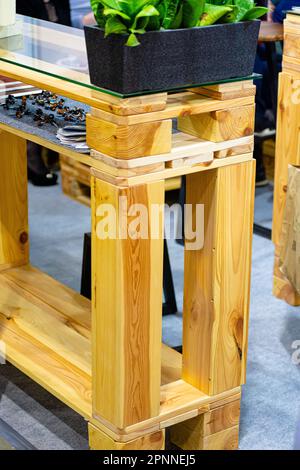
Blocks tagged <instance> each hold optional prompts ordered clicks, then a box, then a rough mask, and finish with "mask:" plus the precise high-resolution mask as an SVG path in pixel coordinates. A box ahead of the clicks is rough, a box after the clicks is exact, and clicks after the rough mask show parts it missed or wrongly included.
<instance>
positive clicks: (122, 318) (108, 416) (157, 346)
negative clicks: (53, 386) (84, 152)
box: [92, 176, 164, 449]
mask: <svg viewBox="0 0 300 470" xmlns="http://www.w3.org/2000/svg"><path fill="white" fill-rule="evenodd" d="M153 205H155V206H159V205H160V206H162V208H163V205H164V181H158V182H155V183H151V184H145V185H139V186H134V187H132V188H119V187H117V186H114V185H112V184H110V183H107V182H105V181H102V180H100V179H98V178H97V177H96V176H93V177H92V226H93V239H92V264H93V267H92V271H93V275H92V278H93V279H92V292H93V293H92V297H93V299H92V338H93V340H92V342H93V351H92V355H93V365H92V369H93V374H92V375H93V400H92V401H93V419H94V420H95V422H97V421H99V423H100V422H102V423H106V424H107V426H108V427H110V428H111V429H113V430H114V431H115V432H116V433H118V431H119V430H123V429H124V428H126V427H127V426H130V425H133V424H136V423H138V422H141V421H144V420H146V419H148V418H151V417H154V416H157V415H158V413H159V405H160V379H161V365H160V364H161V334H162V333H161V323H162V276H163V211H162V210H161V211H158V217H157V218H154V216H153V214H152V212H151V210H152V207H153ZM154 219H155V220H154ZM142 225H143V226H142ZM135 230H138V231H139V230H146V231H145V233H144V234H141V237H140V238H138V239H137V238H136V234H135ZM152 230H153V232H155V233H154V235H153V236H152V235H151V231H152ZM105 231H107V232H106V233H105ZM109 231H111V233H108V232H109ZM143 235H144V238H143ZM93 435H94V434H93ZM150 440H151V439H150ZM97 442H98V443H99V442H102V443H104V442H106V443H107V442H108V441H107V440H105V439H104V438H103V439H100V438H99V439H98V440H97ZM143 442H145V439H143ZM149 442H150V441H149ZM155 442H156V443H157V445H159V447H158V448H159V449H160V448H161V439H157V436H156V438H155V439H154V440H153V443H155ZM138 444H139V443H138ZM140 444H141V443H140ZM104 448H107V447H105V446H104ZM116 448H117V447H116ZM122 448H124V449H125V447H122ZM129 448H130V447H129Z"/></svg>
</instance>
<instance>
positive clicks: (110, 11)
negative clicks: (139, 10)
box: [103, 8, 130, 21]
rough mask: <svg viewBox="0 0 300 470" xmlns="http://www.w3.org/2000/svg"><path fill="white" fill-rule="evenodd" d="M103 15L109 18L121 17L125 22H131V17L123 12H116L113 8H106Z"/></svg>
mask: <svg viewBox="0 0 300 470" xmlns="http://www.w3.org/2000/svg"><path fill="white" fill-rule="evenodd" d="M103 15H104V16H109V15H112V16H120V17H121V18H123V20H129V21H130V16H128V15H126V14H125V13H123V12H122V11H119V10H114V9H113V8H104V10H103Z"/></svg>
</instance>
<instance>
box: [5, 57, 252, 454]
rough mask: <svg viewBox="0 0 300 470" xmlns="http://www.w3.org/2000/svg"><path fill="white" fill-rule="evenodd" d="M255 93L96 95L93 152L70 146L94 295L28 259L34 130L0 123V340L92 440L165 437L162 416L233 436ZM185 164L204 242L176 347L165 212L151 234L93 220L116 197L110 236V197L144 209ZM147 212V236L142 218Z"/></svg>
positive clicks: (181, 426)
mask: <svg viewBox="0 0 300 470" xmlns="http://www.w3.org/2000/svg"><path fill="white" fill-rule="evenodd" d="M3 67H4V65H2V68H3ZM5 67H6V65H5ZM7 67H8V66H7ZM14 73H15V72H14ZM29 79H30V80H31V78H30V77H29ZM31 81H32V82H33V81H34V82H35V81H36V79H35V78H34V79H32V80H31ZM55 83H56V82H55ZM55 83H51V84H50V85H51V87H52V88H53V87H54V86H55ZM50 85H49V86H50ZM62 86H64V84H61V82H59V86H57V87H56V89H57V90H58V91H60V90H61V87H62ZM54 89H55V88H54ZM254 95H255V87H254V86H253V84H252V82H248V81H246V82H237V83H227V84H222V85H214V86H211V87H205V88H200V89H197V90H193V91H187V92H184V93H175V94H170V95H167V94H165V93H162V94H158V95H150V96H144V97H140V98H129V99H119V98H113V97H110V96H107V95H103V96H102V95H101V94H100V93H97V97H93V98H91V99H90V101H89V104H92V105H93V106H92V111H91V114H90V115H89V116H88V119H87V140H88V144H89V145H90V146H91V148H92V149H93V151H92V155H91V156H90V157H84V156H81V157H78V154H75V153H72V152H68V153H67V156H70V157H72V158H73V159H74V160H75V161H77V162H78V161H80V162H81V163H84V164H86V165H88V166H89V167H90V172H91V212H92V265H93V267H92V292H93V296H92V302H89V301H88V300H87V299H85V298H83V297H81V296H80V295H79V294H77V293H75V292H74V291H72V290H71V289H69V288H66V287H65V286H63V285H61V284H60V283H58V282H57V281H55V280H53V279H52V278H50V277H49V276H47V275H45V274H43V273H42V272H40V271H39V270H37V269H35V268H33V267H32V266H31V265H30V263H29V236H28V217H27V190H26V183H27V180H26V141H25V138H32V137H31V136H30V135H29V134H28V135H24V134H20V133H17V132H18V131H16V130H14V129H11V128H10V127H8V126H7V127H3V126H2V128H1V129H2V130H1V131H0V132H1V139H0V155H5V154H8V153H9V155H10V158H9V159H8V158H0V166H1V174H2V175H4V180H3V181H4V182H3V184H1V186H0V333H1V339H2V340H3V341H4V342H5V344H6V355H7V359H8V360H9V361H10V362H11V363H13V364H14V365H15V366H17V367H18V368H19V369H21V370H22V371H23V372H25V373H26V374H28V375H29V376H30V377H31V378H32V379H33V380H35V381H36V382H38V383H39V384H41V385H42V386H44V387H45V388H46V389H47V390H49V391H50V392H51V393H53V394H54V395H55V396H57V397H58V398H59V399H61V400H62V401H63V402H65V403H66V404H67V405H68V406H70V407H72V408H73V409H74V410H76V411H77V412H78V413H80V414H81V415H82V416H84V417H85V418H86V419H87V421H88V423H89V424H88V426H89V442H90V447H91V448H92V449H120V450H122V449H123V450H131V449H148V450H160V449H164V446H165V430H166V428H170V431H171V439H172V441H173V442H174V443H175V444H177V445H178V446H180V447H181V448H183V449H235V448H237V446H238V429H239V414H240V397H241V385H242V384H244V383H245V376H246V361H247V339H248V315H249V293H250V271H251V246H252V226H253V208H254V186H255V184H254V183H255V161H254V160H253V130H254ZM91 101H92V103H91ZM172 119H177V127H178V130H179V132H177V133H175V134H173V133H172ZM183 175H186V177H187V178H186V186H187V188H186V202H187V203H188V204H190V205H192V207H193V208H195V207H196V205H197V204H204V210H205V215H204V236H205V238H204V246H203V248H201V249H200V248H199V249H197V250H196V251H191V250H188V249H187V248H186V249H185V263H184V311H183V354H179V353H178V352H176V351H174V350H173V349H171V348H169V347H167V346H165V345H163V344H162V341H161V336H162V315H161V306H162V278H163V213H161V218H160V226H159V227H160V228H159V231H158V234H156V236H155V237H152V236H150V237H148V238H145V239H130V237H129V238H124V237H122V236H120V235H119V234H118V235H117V236H116V237H114V238H107V239H103V238H101V237H99V232H98V224H99V222H100V221H101V216H100V214H101V209H102V206H103V204H111V205H112V207H113V208H114V209H115V210H116V217H117V219H116V221H117V224H118V226H119V227H120V230H121V232H120V233H124V232H127V231H128V229H129V221H128V219H126V218H123V217H122V214H121V213H120V211H119V204H120V197H122V196H123V197H124V196H126V198H127V200H128V201H130V203H131V204H142V205H143V206H144V207H146V208H147V209H149V210H150V213H151V207H152V205H153V204H156V205H157V204H159V205H163V204H164V197H165V181H166V180H168V179H170V178H174V177H179V176H180V177H181V176H183ZM16 208H17V209H18V210H16ZM148 224H149V229H150V230H149V233H151V228H152V225H153V220H152V218H151V217H149V218H148Z"/></svg>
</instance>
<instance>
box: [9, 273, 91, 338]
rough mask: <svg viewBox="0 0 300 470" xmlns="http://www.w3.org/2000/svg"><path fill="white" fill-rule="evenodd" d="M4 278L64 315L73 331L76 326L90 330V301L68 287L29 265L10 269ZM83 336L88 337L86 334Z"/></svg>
mask: <svg viewBox="0 0 300 470" xmlns="http://www.w3.org/2000/svg"><path fill="white" fill-rule="evenodd" d="M4 278H5V279H6V280H8V281H11V282H13V283H14V284H15V285H16V286H18V287H19V288H21V289H23V291H24V292H26V293H28V294H29V295H30V294H31V295H32V296H34V297H36V298H37V299H39V300H40V301H42V302H43V303H45V304H47V305H49V306H50V307H52V308H54V309H55V310H57V311H58V312H60V313H61V314H62V315H65V317H66V318H68V319H69V320H70V322H71V325H72V323H74V329H76V327H75V324H77V325H78V327H79V326H80V325H81V327H82V330H90V328H91V305H90V301H89V300H88V299H86V298H85V297H82V296H81V295H79V294H78V293H77V292H75V291H73V290H72V289H70V288H69V287H66V286H64V285H63V284H61V283H60V282H58V281H56V280H55V279H53V278H52V277H50V276H48V275H47V274H45V273H43V272H41V271H40V270H39V269H36V268H34V267H33V266H31V265H27V266H22V267H21V268H15V269H11V270H9V271H7V272H5V273H4ZM78 327H77V328H78ZM84 336H86V337H88V335H87V332H85V334H84Z"/></svg>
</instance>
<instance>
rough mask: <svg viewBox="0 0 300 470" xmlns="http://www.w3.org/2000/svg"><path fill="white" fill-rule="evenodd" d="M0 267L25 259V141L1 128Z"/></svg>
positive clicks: (26, 217)
mask: <svg viewBox="0 0 300 470" xmlns="http://www.w3.org/2000/svg"><path fill="white" fill-rule="evenodd" d="M0 175H1V176H0V178H1V182H0V271H2V270H5V269H9V268H11V267H15V266H21V265H24V264H26V263H28V258H29V240H28V200H27V155H26V141H25V140H24V139H22V138H20V137H17V136H15V135H13V134H10V133H8V132H4V131H1V130H0Z"/></svg>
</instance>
